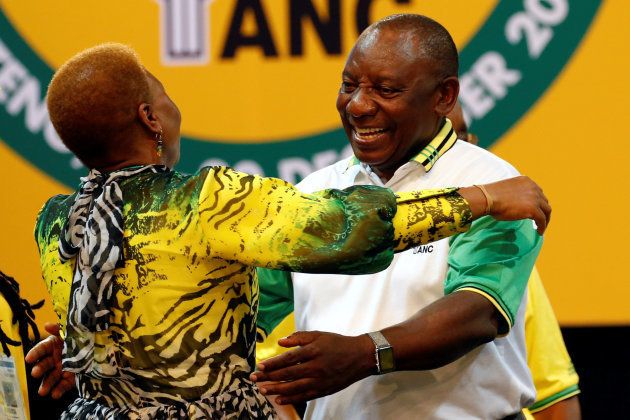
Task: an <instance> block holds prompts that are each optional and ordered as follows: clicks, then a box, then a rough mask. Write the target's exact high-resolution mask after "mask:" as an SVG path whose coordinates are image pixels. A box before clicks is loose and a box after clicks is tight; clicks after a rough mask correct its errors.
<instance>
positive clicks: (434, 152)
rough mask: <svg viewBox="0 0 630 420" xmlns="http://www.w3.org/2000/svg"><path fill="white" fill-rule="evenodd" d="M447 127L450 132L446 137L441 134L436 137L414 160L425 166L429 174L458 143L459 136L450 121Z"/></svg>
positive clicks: (445, 126)
mask: <svg viewBox="0 0 630 420" xmlns="http://www.w3.org/2000/svg"><path fill="white" fill-rule="evenodd" d="M447 125H448V128H449V130H448V133H447V134H446V136H444V137H442V136H441V135H440V134H438V135H437V136H435V138H434V139H433V140H431V143H429V144H427V145H426V146H425V148H424V149H422V151H421V152H420V153H419V154H418V155H417V156H416V157H415V158H414V159H413V160H415V161H416V162H418V163H419V164H421V165H422V166H424V169H425V171H427V172H429V171H430V170H431V168H432V167H433V165H434V164H435V162H437V160H438V159H439V158H440V157H441V156H442V155H443V154H444V153H446V152H448V151H449V150H450V148H451V147H453V145H454V144H455V142H456V141H457V134H455V130H453V126H452V125H451V123H450V121H448V122H447V123H446V124H444V128H447ZM436 143H437V144H436ZM423 158H424V159H423Z"/></svg>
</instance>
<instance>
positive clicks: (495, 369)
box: [253, 15, 541, 419]
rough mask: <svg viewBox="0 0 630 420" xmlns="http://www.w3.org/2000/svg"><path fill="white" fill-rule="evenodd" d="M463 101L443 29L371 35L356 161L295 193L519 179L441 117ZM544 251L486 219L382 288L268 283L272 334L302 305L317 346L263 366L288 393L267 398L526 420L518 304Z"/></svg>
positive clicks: (382, 282)
mask: <svg viewBox="0 0 630 420" xmlns="http://www.w3.org/2000/svg"><path fill="white" fill-rule="evenodd" d="M458 91H459V84H458V81H457V50H456V48H455V45H454V43H453V41H452V39H451V37H450V35H449V34H448V32H447V31H446V30H445V29H444V28H443V27H442V26H441V25H439V24H438V23H437V22H434V21H432V20H431V19H428V18H426V17H422V16H418V15H398V16H394V17H390V18H387V19H384V20H382V21H379V22H377V23H376V24H374V25H372V26H371V27H370V28H368V29H367V30H366V31H365V32H364V33H363V34H362V35H361V37H360V38H359V40H358V41H357V44H356V45H355V47H354V48H353V50H352V51H351V53H350V56H349V58H348V61H347V63H346V67H345V69H344V72H343V83H342V87H341V89H340V92H339V96H338V100H337V108H338V110H339V113H340V116H341V119H342V122H343V124H344V128H345V130H346V134H347V135H348V138H349V140H350V143H351V145H352V148H353V151H354V156H353V157H352V158H349V159H346V160H343V161H341V162H338V163H336V164H334V165H332V166H330V167H327V168H324V169H322V170H320V171H317V172H315V173H314V174H312V175H310V176H309V177H307V178H306V179H305V180H304V181H303V182H302V183H300V184H299V187H300V188H301V189H302V190H304V191H315V190H320V189H322V188H329V187H335V188H339V187H346V186H350V185H357V184H362V185H363V184H372V185H380V186H386V187H389V188H392V189H393V190H395V191H407V190H411V189H418V188H435V187H440V186H447V185H466V184H470V185H472V184H481V183H484V182H492V181H496V180H499V179H503V178H508V177H511V176H514V175H517V174H518V173H517V171H516V170H515V169H514V168H513V167H512V166H510V165H509V164H508V163H506V162H504V161H502V160H501V159H499V158H498V157H496V156H494V155H492V154H491V153H489V152H487V151H485V150H483V149H480V148H478V147H476V146H473V145H470V144H468V143H465V142H462V141H457V136H456V134H455V132H454V131H453V129H452V126H451V123H450V121H448V120H447V119H446V118H445V116H446V115H447V114H448V113H449V112H450V110H451V109H452V108H453V106H454V105H455V102H456V99H457V94H458ZM488 205H492V203H491V197H489V200H488ZM481 227H484V228H485V229H481ZM540 244H541V238H540V237H539V236H538V235H537V234H536V232H535V230H534V229H533V227H532V223H531V222H529V221H521V222H514V223H512V222H509V223H506V222H496V221H494V220H492V219H490V218H483V219H480V220H478V221H477V222H475V224H473V227H472V228H471V230H470V231H469V232H467V233H465V234H462V235H459V236H457V237H456V238H454V239H452V240H443V241H440V242H437V243H434V244H433V245H426V246H421V247H418V248H416V249H414V250H410V251H407V252H404V253H402V254H399V255H397V256H396V258H395V260H394V262H393V263H392V265H391V266H390V268H388V269H387V270H386V271H383V272H381V273H377V274H373V275H364V276H338V275H336V276H334V279H332V278H331V276H330V275H303V274H293V275H292V276H293V278H292V282H291V278H290V276H287V273H285V272H280V271H267V272H264V271H261V272H260V273H259V277H260V282H261V290H262V296H261V310H260V314H259V317H260V319H259V322H258V325H259V326H260V327H261V329H262V330H263V333H268V332H270V331H271V330H272V329H273V327H274V326H275V324H276V323H277V322H279V321H280V320H281V319H282V318H283V317H284V316H285V315H286V312H284V313H283V311H284V309H288V310H289V311H290V306H291V305H289V304H287V302H290V301H291V299H293V298H294V299H295V309H294V313H295V321H296V327H297V329H298V330H304V331H311V332H298V333H295V334H293V335H291V336H289V337H288V338H286V339H283V340H281V341H280V344H281V345H283V346H285V347H292V346H299V347H298V348H297V349H294V350H290V351H289V352H287V353H285V354H283V355H281V356H279V357H277V358H274V359H271V360H268V361H265V362H262V363H261V364H260V365H259V369H260V370H261V371H260V372H257V373H255V374H253V378H254V379H255V380H257V381H264V380H271V381H282V382H280V383H275V384H264V385H261V387H262V388H261V389H262V390H263V391H264V392H267V393H268V394H269V395H273V394H278V395H280V396H279V397H278V401H280V402H281V403H292V402H297V401H301V400H305V399H313V398H318V399H316V400H313V401H310V402H309V404H308V407H307V411H306V417H307V418H316V419H329V418H344V419H345V418H360V419H364V418H373V419H382V418H389V419H406V418H418V419H460V418H465V419H469V418H479V419H504V418H518V416H519V415H520V414H519V413H520V410H521V408H522V407H526V406H528V405H529V404H531V403H532V402H533V401H534V387H533V384H532V381H531V377H530V374H529V370H528V368H527V361H526V354H525V342H524V333H523V316H524V304H523V301H524V298H523V296H524V291H525V288H526V285H527V279H528V277H529V274H530V271H531V269H532V266H533V264H534V261H535V258H536V256H537V254H538V251H539V249H540ZM291 286H292V287H293V293H291ZM314 330H319V331H314ZM323 331H327V332H323ZM333 332H334V333H333ZM508 332H509V334H508ZM335 333H336V334H335ZM366 333H370V334H369V335H368V334H366ZM340 334H343V335H340ZM340 390H341V391H340ZM337 391H340V392H337ZM335 392H337V393H336V394H333V395H329V394H332V393H335Z"/></svg>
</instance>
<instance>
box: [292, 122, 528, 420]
mask: <svg viewBox="0 0 630 420" xmlns="http://www.w3.org/2000/svg"><path fill="white" fill-rule="evenodd" d="M447 124H448V125H449V126H450V123H449V122H447ZM443 137H444V136H443ZM446 137H448V136H446ZM436 140H440V139H437V138H436V139H434V141H433V142H432V143H431V144H430V145H429V146H427V148H425V150H423V152H422V153H421V154H420V155H418V157H417V158H416V159H414V160H412V161H410V162H408V163H407V164H405V165H403V166H402V167H400V168H399V169H398V170H397V171H396V173H395V174H394V176H393V177H392V178H391V180H389V181H388V182H387V183H385V184H383V183H382V182H381V180H380V179H379V178H378V177H377V176H376V175H375V174H374V173H372V172H371V170H370V168H369V167H368V166H366V165H364V164H361V163H359V162H358V161H357V160H356V158H354V157H352V158H349V159H346V160H343V161H340V162H337V163H336V164H334V165H331V166H329V167H327V168H324V169H322V170H319V171H317V172H315V173H313V174H311V175H310V176H308V177H307V178H306V179H304V181H302V182H301V183H300V184H299V185H298V187H299V188H300V189H301V190H302V191H305V192H312V191H316V190H321V189H324V188H345V187H349V186H352V185H366V184H369V185H378V186H385V187H388V188H391V189H392V190H394V191H397V192H398V191H400V192H403V191H411V190H420V189H431V188H441V187H448V186H467V185H473V184H480V183H489V182H493V181H497V180H500V179H504V178H509V177H513V176H516V175H518V172H517V171H516V170H515V169H514V168H513V167H512V166H511V165H509V164H508V163H507V162H505V161H503V160H501V159H500V158H498V157H497V156H495V155H493V154H492V153H490V152H488V151H486V150H484V149H481V148H479V147H477V146H474V145H471V144H468V143H465V142H462V141H455V139H454V138H452V139H451V141H450V143H449V142H446V140H448V138H447V139H444V138H443V139H442V140H444V141H442V140H440V141H437V142H436ZM449 242H450V241H449V239H444V240H441V241H438V242H435V243H433V244H429V245H423V246H419V247H416V248H415V249H412V250H408V251H406V252H404V253H400V254H397V255H396V256H395V258H394V261H393V262H392V264H391V266H390V267H389V268H388V269H387V270H385V271H382V272H380V273H376V274H370V275H361V276H349V275H309V274H301V273H293V288H294V299H295V303H294V305H295V307H294V313H295V322H296V329H297V330H298V331H309V330H321V331H330V332H335V333H340V334H346V335H359V334H363V333H366V332H370V331H375V330H380V329H382V328H385V327H388V326H390V325H393V324H396V323H399V322H402V321H404V320H406V319H408V318H409V317H411V316H412V315H414V314H415V313H416V312H418V311H419V310H420V309H422V308H424V307H425V306H427V305H429V304H430V303H432V302H434V301H436V300H437V299H439V298H441V297H442V296H444V293H445V279H446V277H447V271H448V269H449V267H448V256H449ZM532 264H533V262H532ZM529 269H531V267H529ZM525 275H527V276H529V272H528V273H526V274H525ZM331 277H332V278H331ZM465 288H466V289H468V290H471V289H470V288H469V287H465ZM473 291H476V290H473ZM479 292H480V293H481V294H483V295H484V296H486V297H487V298H488V299H489V300H491V301H492V302H493V304H495V306H497V308H498V309H499V310H500V312H501V313H502V314H504V316H505V317H506V321H507V322H508V324H512V323H513V325H512V328H511V331H510V333H509V334H508V335H507V336H505V337H502V338H497V339H495V340H494V341H492V342H490V343H487V344H484V345H482V346H480V347H478V348H476V349H475V350H473V351H471V352H470V353H468V354H466V355H465V356H463V357H461V358H460V359H458V360H456V361H455V362H453V363H450V364H448V365H446V366H443V367H441V368H439V369H434V370H427V371H404V372H393V373H389V374H386V375H382V376H371V377H368V378H365V379H363V380H361V381H359V382H356V383H354V384H352V385H351V386H349V387H348V388H346V389H344V390H342V391H340V392H338V393H336V394H333V395H329V396H327V397H323V398H319V399H317V400H314V401H311V402H309V403H308V407H307V410H306V418H310V419H448V420H451V419H484V420H487V419H500V418H503V417H505V416H507V415H510V414H513V413H516V412H518V411H520V409H521V408H522V407H527V406H528V405H530V404H531V403H533V402H534V397H535V390H534V386H533V384H532V379H531V376H530V373H529V369H528V367H527V358H526V354H525V338H524V330H523V324H524V320H523V318H524V310H525V309H524V308H525V305H524V303H523V301H524V299H525V298H522V300H521V303H520V306H519V305H518V302H517V305H516V306H517V307H518V308H519V309H518V311H517V312H516V313H514V314H513V315H512V316H509V315H506V314H505V310H504V308H503V305H502V299H501V297H500V296H498V297H496V296H495V297H493V296H492V295H491V294H487V293H485V292H484V291H483V290H479ZM518 296H521V294H518ZM517 299H520V297H517ZM510 318H513V319H510Z"/></svg>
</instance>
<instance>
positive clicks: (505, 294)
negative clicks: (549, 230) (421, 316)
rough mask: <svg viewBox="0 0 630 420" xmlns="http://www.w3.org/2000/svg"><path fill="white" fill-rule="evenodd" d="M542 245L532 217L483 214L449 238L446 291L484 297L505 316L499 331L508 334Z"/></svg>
mask: <svg viewBox="0 0 630 420" xmlns="http://www.w3.org/2000/svg"><path fill="white" fill-rule="evenodd" d="M541 245H542V236H540V235H538V233H537V232H536V230H535V229H534V227H533V224H532V221H531V220H520V221H516V222H500V221H496V220H494V219H493V218H491V217H488V216H486V217H482V218H480V219H479V220H477V221H475V222H474V223H473V224H472V227H471V229H470V230H469V231H468V232H466V233H465V234H462V235H459V236H456V237H454V238H452V239H451V240H450V246H451V249H450V252H449V257H448V265H449V268H448V273H447V276H446V282H445V288H444V292H445V294H449V293H453V292H455V291H457V290H469V291H472V292H476V293H479V294H481V295H483V296H485V297H486V298H487V299H488V300H490V302H492V304H493V305H494V306H495V307H496V308H497V310H498V311H499V313H500V314H501V315H502V320H503V322H501V323H500V325H499V334H500V335H505V334H507V333H508V332H509V330H510V328H511V327H512V325H513V324H514V319H515V317H516V313H517V312H518V308H519V306H520V304H521V300H522V298H523V295H524V293H525V289H526V287H527V280H528V278H529V273H530V272H531V270H532V267H533V266H534V262H535V261H536V257H537V256H538V252H539V251H540V247H541Z"/></svg>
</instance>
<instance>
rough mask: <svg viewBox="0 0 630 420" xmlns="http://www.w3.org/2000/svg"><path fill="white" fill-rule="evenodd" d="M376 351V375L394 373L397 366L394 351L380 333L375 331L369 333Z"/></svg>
mask: <svg viewBox="0 0 630 420" xmlns="http://www.w3.org/2000/svg"><path fill="white" fill-rule="evenodd" d="M368 335H369V336H370V338H371V339H372V341H373V342H374V346H375V347H376V350H375V351H374V356H376V373H377V374H379V375H382V374H384V373H389V372H393V371H395V370H396V364H395V363H394V349H393V348H392V345H391V344H389V341H387V339H386V338H385V336H384V335H383V334H381V332H380V331H374V332H371V333H368Z"/></svg>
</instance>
